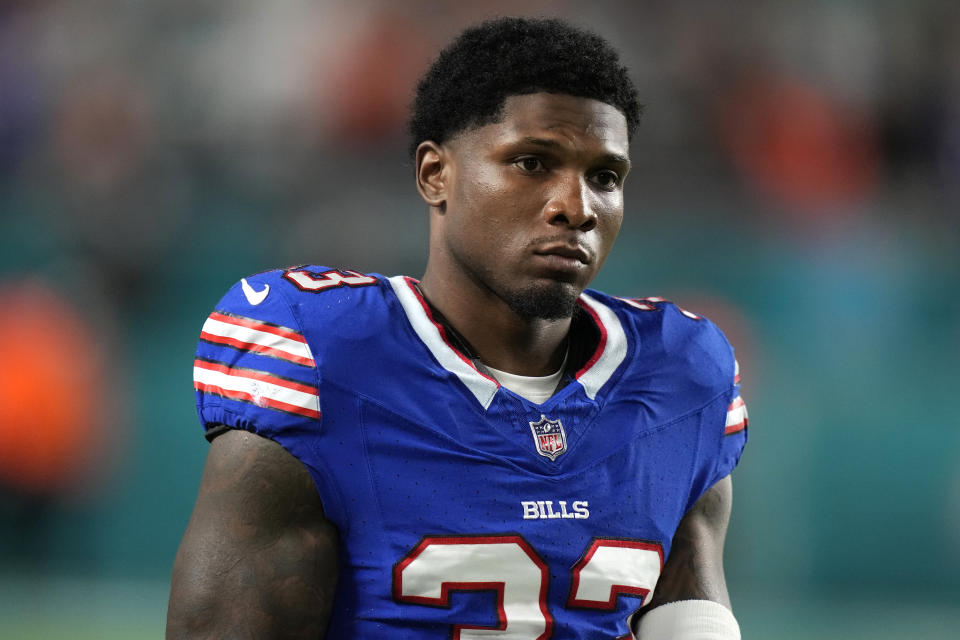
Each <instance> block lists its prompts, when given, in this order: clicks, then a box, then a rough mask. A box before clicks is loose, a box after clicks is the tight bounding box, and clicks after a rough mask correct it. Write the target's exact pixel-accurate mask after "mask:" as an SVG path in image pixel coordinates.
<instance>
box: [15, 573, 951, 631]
mask: <svg viewBox="0 0 960 640" xmlns="http://www.w3.org/2000/svg"><path fill="white" fill-rule="evenodd" d="M734 595H735V596H736V597H735V606H736V609H737V616H738V618H739V619H740V623H741V629H742V631H743V637H744V638H745V639H747V640H751V639H761V638H763V639H766V640H814V639H816V640H861V639H862V640H868V639H869V640H888V639H889V640H894V639H896V640H904V639H909V640H945V639H949V638H956V637H957V630H958V629H960V606H951V605H950V604H949V603H942V604H939V605H930V604H924V603H917V602H909V603H904V602H898V601H897V597H896V595H895V594H891V598H890V600H889V601H851V600H850V599H833V600H829V599H822V600H817V599H810V598H806V599H791V598H789V597H787V596H786V595H785V594H784V595H776V596H772V595H761V594H751V595H747V594H740V595H737V594H736V593H735V594H734ZM166 601H167V585H166V584H163V583H148V582H145V583H138V582H80V581H70V580H59V581H50V582H38V581H29V582H18V581H12V580H7V581H4V582H0V639H2V640H61V639H62V638H71V640H88V639H89V640H94V639H96V640H121V639H123V640H147V639H154V638H162V637H163V628H164V616H165V614H166Z"/></svg>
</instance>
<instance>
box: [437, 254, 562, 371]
mask: <svg viewBox="0 0 960 640" xmlns="http://www.w3.org/2000/svg"><path fill="white" fill-rule="evenodd" d="M464 281H465V282H464ZM420 290H421V292H422V293H423V295H424V296H425V297H426V298H427V300H429V301H430V304H432V305H433V306H435V307H436V308H437V309H438V310H439V311H440V313H442V314H443V315H444V317H445V318H446V319H447V322H449V323H450V324H451V325H453V327H454V328H456V330H457V331H458V332H459V333H460V334H461V335H462V336H463V338H464V339H465V340H466V341H467V342H468V343H469V344H470V346H471V348H472V349H473V351H474V355H475V356H476V357H478V358H480V360H481V361H482V362H483V363H484V364H486V365H488V366H490V367H493V368H494V369H499V370H501V371H506V372H508V373H514V374H517V375H522V376H546V375H550V374H552V373H554V372H555V371H557V369H559V368H560V366H561V365H562V364H563V358H564V355H565V354H566V349H567V335H568V334H569V332H570V320H571V319H570V318H560V319H551V320H546V319H543V318H525V317H522V316H519V315H518V314H517V313H515V312H514V311H513V310H512V309H511V308H510V307H509V306H508V305H507V304H506V303H505V302H504V301H503V300H502V299H500V298H499V297H498V296H497V295H496V294H495V293H494V292H493V291H491V290H490V289H489V288H486V287H481V286H478V284H477V283H476V282H474V281H472V280H469V279H468V278H463V277H461V278H457V277H449V276H447V275H444V276H443V277H438V276H436V275H435V274H434V273H433V272H432V271H431V268H430V265H429V264H428V265H427V271H426V273H425V274H424V276H423V279H422V280H421V281H420Z"/></svg>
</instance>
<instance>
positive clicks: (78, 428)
mask: <svg viewBox="0 0 960 640" xmlns="http://www.w3.org/2000/svg"><path fill="white" fill-rule="evenodd" d="M0 299H2V300H3V301H4V303H3V305H2V306H0V483H2V484H6V485H8V486H12V487H13V488H14V489H19V490H22V491H25V492H28V493H38V494H51V493H58V492H62V491H65V490H68V489H69V488H70V487H71V485H72V483H74V482H75V481H76V480H78V479H79V478H80V477H81V476H82V475H83V474H84V473H85V472H89V471H90V467H91V463H92V462H93V461H95V460H96V459H97V457H98V456H97V453H98V451H99V450H100V445H101V444H102V435H103V434H102V431H103V419H104V415H105V411H104V401H103V398H104V393H105V380H104V367H103V358H102V356H101V354H100V353H99V352H98V349H97V347H96V341H95V337H94V335H93V333H92V332H91V331H90V329H89V328H88V326H87V325H86V323H85V322H84V320H83V318H81V316H80V315H79V314H78V313H77V312H76V311H75V310H74V309H73V308H72V307H71V306H70V305H69V304H68V303H67V302H66V301H64V300H63V299H61V298H59V297H58V296H57V295H56V294H55V293H53V292H52V291H51V290H49V289H48V288H47V287H45V286H43V285H38V284H31V285H18V286H2V285H0Z"/></svg>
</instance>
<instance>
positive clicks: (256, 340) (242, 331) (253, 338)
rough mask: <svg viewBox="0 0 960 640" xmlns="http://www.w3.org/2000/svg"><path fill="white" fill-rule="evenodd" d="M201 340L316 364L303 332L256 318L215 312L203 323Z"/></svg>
mask: <svg viewBox="0 0 960 640" xmlns="http://www.w3.org/2000/svg"><path fill="white" fill-rule="evenodd" d="M200 339H201V340H204V341H206V342H211V343H213V344H222V345H225V346H228V347H233V348H234V349H239V350H240V351H249V352H251V353H256V354H258V355H263V356H268V357H271V358H277V359H280V360H286V361H287V362H292V363H293V364H299V365H302V366H305V367H313V366H315V362H314V360H313V355H312V354H311V353H310V347H309V346H308V345H307V341H306V339H305V338H304V337H303V335H302V334H300V333H298V332H296V331H294V330H293V329H289V328H287V327H283V326H280V325H278V324H272V323H270V322H263V321H261V320H256V319H254V318H247V317H245V316H238V315H234V314H229V313H224V312H221V311H214V312H213V313H211V314H210V316H209V317H208V318H207V321H206V322H204V323H203V329H202V331H201V332H200Z"/></svg>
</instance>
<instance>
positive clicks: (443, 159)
mask: <svg viewBox="0 0 960 640" xmlns="http://www.w3.org/2000/svg"><path fill="white" fill-rule="evenodd" d="M416 158H417V191H419V192H420V197H421V198H423V199H424V201H425V202H426V203H427V204H428V205H430V206H431V207H436V208H437V209H440V210H441V211H443V210H444V209H445V208H446V201H447V179H448V178H449V173H450V167H449V165H448V162H449V155H448V150H447V149H445V148H444V147H443V146H442V145H439V144H437V143H436V142H433V141H430V140H426V141H424V142H421V143H420V145H419V146H418V147H417V154H416Z"/></svg>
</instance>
